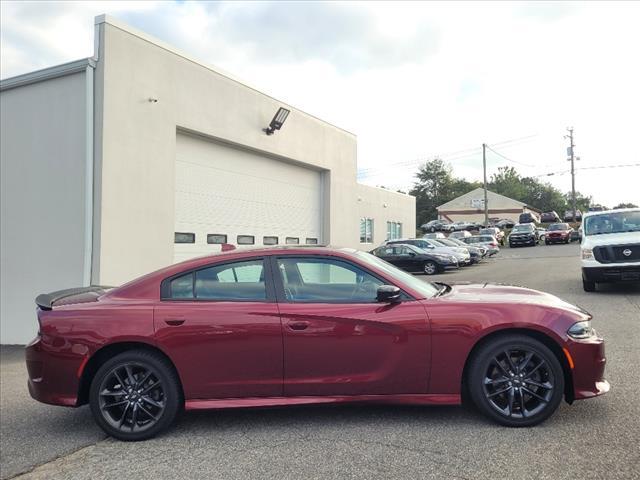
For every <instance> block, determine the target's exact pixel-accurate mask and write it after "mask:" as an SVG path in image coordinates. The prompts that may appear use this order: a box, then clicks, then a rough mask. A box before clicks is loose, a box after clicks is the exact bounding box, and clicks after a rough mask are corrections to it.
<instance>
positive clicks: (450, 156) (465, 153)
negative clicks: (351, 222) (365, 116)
mask: <svg viewBox="0 0 640 480" xmlns="http://www.w3.org/2000/svg"><path fill="white" fill-rule="evenodd" d="M537 136H538V134H533V135H527V136H524V137H518V138H512V139H509V140H504V141H501V142H497V143H494V144H493V145H494V146H498V145H500V146H504V147H507V146H509V147H511V146H513V145H510V144H514V143H516V142H522V141H527V140H530V139H532V138H534V137H537ZM487 147H489V146H488V145H487ZM481 151H482V147H474V148H466V149H463V150H457V151H454V152H449V153H445V154H436V155H433V156H432V157H438V158H441V159H442V160H447V161H449V162H452V161H456V160H462V159H465V158H469V157H471V156H474V155H479V154H480V152H481ZM492 151H493V152H494V153H497V152H495V150H492ZM498 155H500V154H498ZM427 160H428V156H422V157H420V158H418V159H414V160H403V161H400V162H392V163H386V164H385V165H382V166H379V167H368V168H363V169H360V170H358V177H359V178H369V177H376V176H380V175H369V173H370V172H374V171H376V170H383V169H385V168H387V167H390V166H412V165H420V164H422V163H424V162H426V161H427ZM514 163H518V162H514ZM385 175H386V173H385Z"/></svg>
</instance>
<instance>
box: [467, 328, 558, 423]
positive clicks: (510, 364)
mask: <svg viewBox="0 0 640 480" xmlns="http://www.w3.org/2000/svg"><path fill="white" fill-rule="evenodd" d="M467 383H468V385H469V393H470V396H471V399H472V400H473V402H474V403H475V405H476V406H477V407H478V409H479V410H480V411H481V412H482V413H484V414H485V415H487V416H488V417H489V418H491V419H493V420H495V421H497V422H498V423H501V424H502V425H506V426H509V427H528V426H532V425H536V424H538V423H540V422H542V421H544V420H546V419H547V418H548V417H549V416H551V415H552V414H553V412H554V411H555V410H556V409H557V408H558V406H559V405H560V402H561V401H562V396H563V393H564V375H563V371H562V365H561V364H560V361H559V360H558V358H557V357H556V356H555V355H554V353H553V352H552V351H551V350H550V349H549V348H548V347H547V346H545V345H544V344H543V343H541V342H539V341H538V340H535V339H533V338H530V337H528V336H524V335H505V336H502V337H497V338H494V339H492V340H490V341H489V342H487V343H486V344H484V345H483V346H482V347H481V348H480V350H478V351H477V352H476V353H475V354H474V357H473V358H472V359H471V364H470V368H469V369H468V378H467Z"/></svg>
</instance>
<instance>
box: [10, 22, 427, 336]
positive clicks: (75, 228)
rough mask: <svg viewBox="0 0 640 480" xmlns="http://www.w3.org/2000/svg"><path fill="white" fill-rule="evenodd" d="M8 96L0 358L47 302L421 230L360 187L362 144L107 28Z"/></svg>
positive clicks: (411, 205)
mask: <svg viewBox="0 0 640 480" xmlns="http://www.w3.org/2000/svg"><path fill="white" fill-rule="evenodd" d="M0 91H1V97H0V100H1V102H0V107H1V108H0V109H1V115H2V117H1V131H0V135H1V137H0V144H1V162H2V225H1V234H2V259H1V265H2V279H1V285H2V286H1V300H0V306H1V309H2V314H1V319H2V320H1V327H2V328H1V342H2V343H5V344H6V343H25V342H27V341H28V340H30V338H31V337H32V335H33V334H34V333H35V331H36V321H35V316H34V304H33V299H34V297H35V296H36V295H37V294H38V293H42V292H47V291H52V290H57V289H63V288H70V287H75V286H81V285H88V284H102V285H118V284H121V283H123V282H125V281H127V280H130V279H132V278H134V277H136V276H138V275H141V274H143V273H145V272H148V271H151V270H154V269H157V268H159V267H162V266H164V265H167V264H170V263H172V262H175V261H179V260H181V259H184V258H188V257H191V256H196V255H203V254H207V253H209V252H212V251H215V250H216V249H219V247H220V244H221V243H223V242H226V243H232V244H239V245H242V246H243V247H244V246H250V245H255V246H261V245H271V244H274V243H277V244H315V243H318V244H331V245H336V246H348V247H355V248H363V249H367V250H369V249H371V248H372V247H373V246H375V245H378V244H379V243H381V242H382V241H384V240H385V239H386V238H388V236H393V237H395V236H401V235H403V234H409V235H410V234H413V232H414V231H415V199H414V198H413V197H411V196H408V195H403V194H399V193H395V192H391V191H387V190H383V189H378V188H372V187H368V186H364V185H360V184H358V183H357V182H356V161H357V159H356V146H357V145H356V137H355V135H353V134H352V133H349V132H347V131H345V130H342V129H340V128H338V127H335V126H333V125H331V124H329V123H327V122H324V121H322V120H320V119H318V118H316V117H314V116H312V115H310V114H308V113H305V112H303V111H300V110H298V109H296V108H294V107H292V106H290V105H287V104H285V103H283V102H280V101H278V100H277V99H274V98H272V97H270V96H268V95H266V94H264V93H261V92H260V91H258V90H256V89H255V88H253V87H251V86H249V85H247V84H245V83H243V82H241V81H238V80H236V79H234V78H232V77H230V76H229V75H227V74H223V73H221V72H219V71H218V70H216V69H214V68H211V67H208V66H206V65H203V64H202V63H200V62H199V61H197V60H194V59H192V58H190V57H189V56H188V55H186V54H184V53H181V52H179V51H177V50H176V49H174V48H173V47H172V46H170V45H166V44H164V43H162V42H160V41H158V40H156V39H153V38H150V37H149V36H148V35H146V34H145V33H143V32H140V31H137V30H135V29H133V28H131V27H129V26H127V25H124V24H122V23H121V22H119V21H118V20H115V19H113V18H110V17H107V16H100V17H97V18H96V23H95V52H94V56H93V57H91V58H87V59H83V60H79V61H76V62H71V63H68V64H65V65H59V66H56V67H52V68H48V69H45V70H40V71H37V72H32V73H27V74H25V75H20V76H18V77H13V78H9V79H5V80H2V81H1V82H0ZM310 94H311V92H310ZM281 107H283V108H285V109H288V110H290V114H289V116H288V118H287V119H286V122H285V123H284V126H283V127H282V129H281V130H279V131H277V132H276V133H275V134H273V135H266V134H265V132H264V131H263V129H264V128H265V127H267V126H268V125H269V122H270V121H271V119H272V118H273V117H274V114H275V113H276V112H277V111H278V109H279V108H281Z"/></svg>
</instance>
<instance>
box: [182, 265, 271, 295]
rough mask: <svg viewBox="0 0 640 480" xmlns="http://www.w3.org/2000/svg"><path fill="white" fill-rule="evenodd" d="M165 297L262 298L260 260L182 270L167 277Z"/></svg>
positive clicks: (261, 266)
mask: <svg viewBox="0 0 640 480" xmlns="http://www.w3.org/2000/svg"><path fill="white" fill-rule="evenodd" d="M169 298H170V299H174V300H226V301H242V300H245V301H246V300H252V301H264V300H266V298H267V294H266V289H265V282H264V264H263V261H262V260H251V261H245V262H236V263H228V264H224V265H215V266H212V267H209V268H204V269H201V270H196V271H193V272H188V273H185V274H184V275H181V276H179V277H176V278H173V279H172V280H171V281H170V283H169Z"/></svg>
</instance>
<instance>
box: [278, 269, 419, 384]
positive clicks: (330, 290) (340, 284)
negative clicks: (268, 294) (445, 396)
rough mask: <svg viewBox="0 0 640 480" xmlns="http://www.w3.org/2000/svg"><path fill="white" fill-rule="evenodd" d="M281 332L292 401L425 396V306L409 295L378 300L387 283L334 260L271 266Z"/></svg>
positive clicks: (286, 376)
mask: <svg viewBox="0 0 640 480" xmlns="http://www.w3.org/2000/svg"><path fill="white" fill-rule="evenodd" d="M273 271H274V277H275V280H276V292H277V298H278V306H279V309H280V315H281V318H282V325H283V345H284V393H285V395H287V396H318V395H373V394H375V395H380V394H399V393H425V392H426V391H427V384H428V378H429V360H430V353H429V352H430V339H429V324H428V319H427V315H426V312H425V309H424V306H423V305H422V304H421V303H420V302H418V301H416V300H413V299H411V298H410V297H409V296H408V295H406V294H403V297H404V299H403V301H402V302H401V303H397V304H381V303H378V302H377V301H376V293H377V288H378V287H379V286H380V285H383V284H385V283H386V282H385V281H384V280H383V279H381V278H380V277H377V276H376V275H374V274H372V273H370V272H368V271H366V270H365V269H363V268H362V267H360V266H358V265H356V264H354V263H352V262H349V261H346V260H344V259H340V258H337V257H331V256H278V257H274V259H273Z"/></svg>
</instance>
